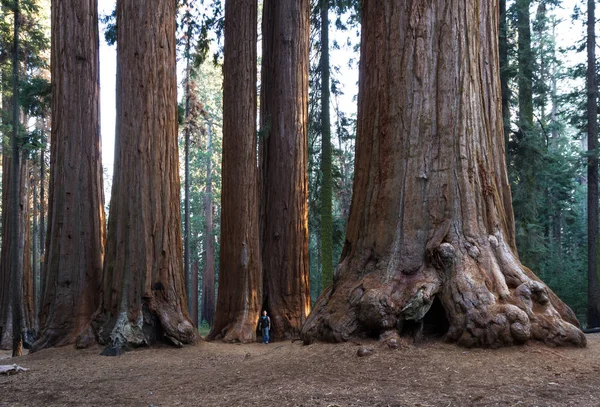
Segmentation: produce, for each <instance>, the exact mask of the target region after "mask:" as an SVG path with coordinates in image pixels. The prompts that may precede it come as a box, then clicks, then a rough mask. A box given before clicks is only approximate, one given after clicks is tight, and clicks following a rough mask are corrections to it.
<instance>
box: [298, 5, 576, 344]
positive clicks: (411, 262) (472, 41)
mask: <svg viewBox="0 0 600 407" xmlns="http://www.w3.org/2000/svg"><path fill="white" fill-rule="evenodd" d="M362 4H363V7H362V18H363V25H362V30H363V32H362V42H361V47H362V48H361V62H360V81H359V110H358V135H357V157H356V170H355V181H354V195H353V201H352V208H351V210H350V219H349V224H348V232H347V237H346V239H347V241H346V245H345V247H344V250H343V254H342V258H341V261H340V264H339V266H338V269H337V272H336V278H335V281H334V283H333V285H332V286H331V287H329V288H328V289H327V290H326V291H325V293H324V294H323V295H322V296H321V298H320V299H319V300H318V301H317V304H316V305H315V308H314V310H313V312H312V314H311V315H310V317H309V319H308V321H307V322H306V324H305V326H304V328H303V332H302V335H303V338H304V340H305V341H307V342H310V341H312V340H315V339H324V340H330V341H343V340H347V339H348V338H350V337H353V336H361V335H382V336H383V337H384V338H388V337H393V336H395V335H396V334H397V333H398V331H400V333H402V332H406V331H407V330H410V329H411V325H412V326H414V322H424V323H426V324H427V323H429V322H432V323H433V327H434V328H436V330H437V331H438V332H439V331H442V332H439V333H445V335H446V338H447V339H448V340H450V341H454V342H457V343H458V344H460V345H462V346H490V347H497V346H504V345H511V344H515V343H523V342H526V341H528V340H530V339H535V340H539V341H543V342H546V343H548V344H552V345H578V346H583V345H585V342H586V340H585V336H584V335H583V333H582V332H581V331H580V330H579V329H578V328H577V324H578V323H577V320H576V318H575V316H574V314H573V312H572V311H571V310H570V309H569V308H568V307H567V306H566V305H565V304H563V303H562V302H561V301H560V300H559V299H558V298H557V297H556V295H554V293H552V292H551V291H550V290H549V289H548V288H547V287H546V286H545V285H544V284H543V283H542V282H541V281H540V280H539V279H537V278H536V276H535V275H534V274H533V273H532V272H531V271H530V270H529V269H527V268H526V267H524V266H523V265H521V263H520V261H519V259H518V257H517V254H516V248H515V232H514V221H513V212H512V208H511V194H510V188H509V184H508V179H507V174H506V164H505V158H504V139H503V131H502V127H503V123H502V105H501V98H500V80H499V77H498V69H499V63H498V42H497V41H498V36H497V35H498V31H497V28H498V14H499V13H498V2H497V1H488V0H466V1H465V0H433V1H429V2H423V1H417V0H413V1H398V0H386V1H382V2H379V1H373V0H366V1H364V2H363V3H362ZM434 303H435V304H434ZM388 335H389V336H388Z"/></svg>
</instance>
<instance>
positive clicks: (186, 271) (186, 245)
mask: <svg viewBox="0 0 600 407" xmlns="http://www.w3.org/2000/svg"><path fill="white" fill-rule="evenodd" d="M188 27H190V22H189V21H188ZM186 41H187V42H186V46H185V49H186V51H185V56H186V70H185V118H186V121H185V130H184V137H185V140H184V144H185V146H184V155H185V170H184V171H185V174H184V176H185V181H184V195H185V196H184V210H183V211H184V231H185V235H184V237H183V275H184V276H185V288H186V293H187V296H188V311H189V312H190V315H191V314H192V310H193V308H192V298H194V295H195V296H196V297H197V296H198V292H197V288H196V293H195V294H194V292H193V290H192V286H191V284H190V236H191V231H190V225H191V222H190V123H188V118H189V115H190V58H191V57H190V41H191V33H190V32H189V30H188V35H187V39H186Z"/></svg>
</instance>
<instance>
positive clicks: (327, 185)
mask: <svg viewBox="0 0 600 407" xmlns="http://www.w3.org/2000/svg"><path fill="white" fill-rule="evenodd" d="M319 1H320V3H319V4H320V11H321V61H320V68H321V174H322V180H321V270H322V271H321V276H322V277H321V278H322V279H323V288H327V287H329V285H330V284H331V282H332V281H333V179H332V168H331V167H332V163H331V119H330V112H329V96H330V88H329V85H330V81H329V0H319Z"/></svg>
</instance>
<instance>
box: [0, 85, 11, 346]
mask: <svg viewBox="0 0 600 407" xmlns="http://www.w3.org/2000/svg"><path fill="white" fill-rule="evenodd" d="M3 97H4V95H3ZM11 105H12V104H11V103H10V101H9V100H8V98H5V99H3V101H2V107H3V108H4V109H5V111H4V112H3V113H5V114H7V115H8V116H10V113H12V108H11ZM9 112H10V113H9ZM10 154H11V153H10V143H8V142H5V144H4V145H3V146H2V215H3V216H2V253H1V255H0V349H4V350H8V349H12V322H13V320H12V318H13V317H12V304H11V299H12V297H11V294H10V293H11V291H10V287H11V284H10V281H11V280H10V272H11V270H10V262H9V259H10V251H11V242H12V241H11V239H10V238H9V232H10V222H11V220H10V217H9V216H7V215H8V213H9V210H8V209H9V208H8V205H9V199H8V197H9V195H10V190H11V187H10V184H9V183H10V180H11V177H10V174H11V159H10Z"/></svg>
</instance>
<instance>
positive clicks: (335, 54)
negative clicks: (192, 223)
mask: <svg viewBox="0 0 600 407" xmlns="http://www.w3.org/2000/svg"><path fill="white" fill-rule="evenodd" d="M577 2H580V0H563V6H562V9H559V10H558V12H557V14H558V16H559V18H561V19H562V20H563V21H562V23H561V24H560V25H559V26H558V27H557V32H558V33H560V34H559V36H558V37H559V41H560V43H559V45H560V46H567V45H572V44H573V43H574V42H575V41H576V40H577V39H579V38H582V36H583V35H584V27H583V24H582V23H581V22H575V23H571V14H572V11H573V7H574V6H575V4H576V3H577ZM115 3H116V1H114V0H99V2H98V10H99V13H100V16H102V15H106V14H110V13H111V12H112V10H113V9H114V7H115ZM533 12H535V9H532V13H533ZM532 15H533V14H532ZM100 29H101V32H100V98H101V99H100V100H101V113H100V115H101V134H102V162H103V166H104V168H105V171H106V180H105V186H106V187H107V191H106V192H107V194H106V196H107V202H108V201H109V194H110V190H109V188H108V187H109V185H110V180H111V178H112V170H113V164H114V148H115V147H114V135H115V115H116V111H115V110H116V106H115V87H116V61H117V58H116V47H115V46H109V45H108V44H106V41H105V40H104V34H103V29H104V27H102V26H101V27H100ZM346 35H347V34H339V35H337V37H336V35H335V34H334V35H333V36H332V37H333V39H337V40H338V42H339V43H344V42H345V38H346ZM351 57H355V55H353V54H352V53H351V52H350V51H348V50H347V49H341V50H332V51H331V62H332V64H337V65H339V66H340V68H341V71H340V74H339V75H338V79H339V80H340V81H341V83H342V86H343V89H344V92H345V95H344V96H342V97H341V99H340V100H339V104H340V106H342V109H343V110H344V111H345V112H346V113H347V114H353V113H356V101H355V99H354V96H355V95H356V93H357V82H358V69H357V68H356V64H355V65H354V67H353V68H349V67H348V66H347V61H348V59H349V58H351ZM568 58H569V59H570V60H569V61H568V63H569V64H573V63H575V62H576V60H581V61H585V55H584V53H583V54H581V53H580V54H569V56H568ZM179 72H181V68H180V69H179ZM332 102H335V101H332Z"/></svg>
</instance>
